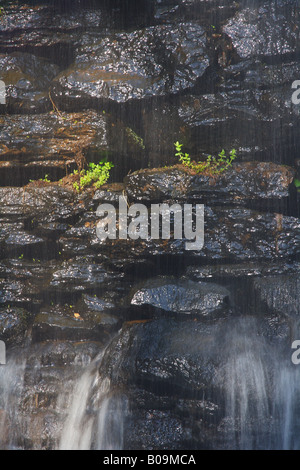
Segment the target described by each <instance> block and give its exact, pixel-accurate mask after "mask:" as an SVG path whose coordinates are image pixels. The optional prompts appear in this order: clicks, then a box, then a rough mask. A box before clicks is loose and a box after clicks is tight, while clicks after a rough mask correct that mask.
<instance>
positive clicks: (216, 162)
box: [174, 141, 237, 175]
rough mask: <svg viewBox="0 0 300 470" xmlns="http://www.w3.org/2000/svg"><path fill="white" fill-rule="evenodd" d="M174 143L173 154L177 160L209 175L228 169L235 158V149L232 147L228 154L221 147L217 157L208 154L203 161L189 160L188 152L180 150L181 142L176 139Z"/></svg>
mask: <svg viewBox="0 0 300 470" xmlns="http://www.w3.org/2000/svg"><path fill="white" fill-rule="evenodd" d="M174 145H175V149H176V153H175V156H176V157H178V158H179V161H180V162H181V163H182V165H184V166H186V167H187V168H190V169H191V170H193V171H195V172H196V173H204V172H205V173H207V174H210V175H218V174H221V173H223V171H225V170H228V168H229V167H230V166H231V165H232V163H233V161H234V160H235V159H236V158H237V155H236V150H235V149H232V150H231V151H230V152H229V156H227V155H226V153H225V150H224V149H223V150H222V151H221V152H220V153H219V154H218V156H217V157H215V156H212V155H209V156H208V157H207V159H206V160H205V161H203V162H194V161H192V160H191V158H190V156H189V154H188V153H184V152H183V151H182V147H183V144H180V143H179V142H178V141H177V142H175V143H174Z"/></svg>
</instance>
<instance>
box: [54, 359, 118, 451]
mask: <svg viewBox="0 0 300 470" xmlns="http://www.w3.org/2000/svg"><path fill="white" fill-rule="evenodd" d="M103 355H104V351H103V352H102V353H101V354H100V355H98V356H97V358H96V359H95V360H94V361H93V362H92V363H91V364H90V366H89V367H88V368H87V369H86V370H85V371H84V373H83V374H82V376H81V377H80V379H79V380H78V383H77V385H76V387H75V388H74V393H73V396H72V400H71V403H70V406H69V409H68V415H67V419H66V421H65V425H64V427H63V430H62V434H61V439H60V443H59V450H92V449H93V450H121V449H122V448H123V437H124V426H123V422H124V417H125V415H126V413H127V401H126V399H125V398H124V397H122V396H119V395H114V394H113V392H112V389H111V382H110V379H109V378H107V377H101V375H99V367H100V368H101V362H102V359H103Z"/></svg>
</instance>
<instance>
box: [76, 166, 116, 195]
mask: <svg viewBox="0 0 300 470" xmlns="http://www.w3.org/2000/svg"><path fill="white" fill-rule="evenodd" d="M113 166H114V165H113V164H112V163H111V162H107V161H104V160H103V161H101V162H99V163H97V164H96V163H89V165H88V169H87V170H82V171H81V172H80V173H79V175H80V179H79V182H75V183H74V184H73V187H74V189H75V190H76V191H77V192H80V190H82V189H84V188H85V187H87V186H92V185H93V186H94V187H95V188H96V189H99V188H100V187H101V186H102V185H103V184H105V183H106V182H107V181H108V179H109V176H110V170H111V168H113ZM73 174H78V170H75V171H74V173H73Z"/></svg>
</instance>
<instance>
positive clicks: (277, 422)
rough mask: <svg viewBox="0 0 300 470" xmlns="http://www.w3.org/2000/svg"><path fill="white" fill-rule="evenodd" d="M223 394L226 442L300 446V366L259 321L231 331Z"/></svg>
mask: <svg viewBox="0 0 300 470" xmlns="http://www.w3.org/2000/svg"><path fill="white" fill-rule="evenodd" d="M227 343H228V346H229V347H228V348H227V351H230V352H229V353H228V359H227V360H226V365H225V374H224V393H225V409H226V426H227V429H226V432H225V435H226V441H227V442H228V445H229V446H230V447H231V448H236V449H243V450H245V449H246V450H247V449H249V450H251V449H276V450H281V449H283V450H296V449H299V448H300V437H297V436H299V430H300V421H299V408H300V406H299V398H300V369H297V368H296V367H295V366H293V364H292V363H291V361H290V362H288V360H286V359H285V358H284V359H283V357H282V356H281V355H280V354H278V351H276V348H273V347H271V346H270V344H268V343H267V342H266V341H265V339H264V338H262V336H260V335H259V334H258V332H257V329H256V325H255V322H254V321H250V322H245V321H243V324H242V323H241V322H239V323H238V325H237V328H236V329H233V330H232V331H231V332H230V333H229V334H228V335H227Z"/></svg>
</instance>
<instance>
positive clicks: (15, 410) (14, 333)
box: [0, 0, 300, 450]
mask: <svg viewBox="0 0 300 470" xmlns="http://www.w3.org/2000/svg"><path fill="white" fill-rule="evenodd" d="M254 3H255V5H254ZM3 8H4V12H3V10H1V11H0V32H1V37H0V80H3V81H4V82H5V85H6V104H0V186H1V187H0V340H1V341H5V343H6V345H7V348H8V351H7V352H8V354H7V357H8V360H9V367H8V368H7V369H6V373H5V374H3V369H0V443H1V446H3V447H5V448H9V447H12V448H26V449H55V448H58V446H59V440H60V437H61V433H62V428H63V426H64V423H65V422H66V421H68V415H67V412H68V406H70V405H71V404H72V398H74V395H76V394H78V397H75V398H78V400H79V401H78V402H80V403H79V408H80V407H81V406H82V403H84V400H83V399H82V396H81V395H80V390H81V392H82V391H84V392H88V393H84V396H86V395H87V407H86V408H87V409H86V410H84V412H85V414H84V415H83V416H84V419H83V421H82V423H83V426H82V427H81V426H79V441H80V444H81V441H82V436H83V435H85V437H86V440H87V441H88V442H87V445H88V447H90V448H94V447H97V442H96V434H97V433H96V432H95V429H94V428H93V429H92V432H91V436H92V437H91V440H90V441H89V438H88V433H87V434H85V433H84V432H85V431H86V429H85V427H84V426H85V425H86V424H87V423H88V422H90V421H91V420H93V419H95V420H96V421H97V422H98V421H99V419H98V413H99V412H100V415H101V416H102V417H103V415H104V418H105V419H107V414H108V415H109V414H110V415H111V416H113V417H115V416H117V417H118V420H119V418H120V421H118V422H117V425H116V423H114V422H113V423H112V425H113V426H112V428H116V427H117V428H118V432H119V433H121V430H122V429H121V428H122V423H123V421H122V420H123V418H124V430H123V431H124V436H123V443H122V445H123V448H124V449H149V450H150V449H154V448H155V449H168V450H172V449H174V450H179V449H183V450H184V449H224V448H237V449H238V448H251V447H254V448H255V447H260V446H261V447H263V446H266V445H268V446H271V447H274V448H282V447H284V446H286V447H292V448H293V447H299V445H298V444H299V440H298V441H296V438H295V440H294V441H293V439H294V438H293V439H292V438H291V436H292V435H294V436H299V423H298V422H296V421H297V420H298V416H299V402H300V401H299V398H300V397H299V375H295V367H294V368H290V367H289V366H290V365H291V367H293V364H291V360H290V358H291V344H292V341H294V340H297V339H299V337H300V330H299V301H298V292H299V237H300V234H299V232H300V225H299V218H298V217H297V215H298V214H299V208H298V206H297V192H296V187H295V185H294V181H295V177H296V178H298V179H299V174H298V173H297V161H296V160H297V158H299V151H300V143H299V136H298V133H299V132H298V129H299V116H300V114H299V112H300V107H299V105H297V104H294V103H292V101H291V97H292V91H293V90H292V88H291V86H292V83H293V81H294V80H297V79H299V77H298V73H299V72H298V71H299V46H298V43H299V19H298V11H297V2H296V0H286V1H281V0H276V1H270V2H266V1H265V0H257V2H253V1H252V0H251V1H250V0H242V1H240V2H232V1H229V0H221V1H216V0H206V1H204V0H182V1H178V0H142V1H137V0H110V1H109V0H103V1H97V0H88V1H83V0H76V1H75V2H74V1H71V0H63V1H58V0H57V1H56V0H55V1H54V2H49V1H37V0H34V1H29V0H28V2H26V3H22V4H20V2H19V3H18V4H14V3H11V2H5V4H4V7H3ZM1 13H2V14H1ZM177 140H179V141H180V142H181V143H183V150H184V151H185V152H188V153H189V154H190V157H191V158H192V159H195V160H201V159H202V160H203V159H204V158H206V156H207V155H210V154H212V155H217V154H218V153H219V152H220V151H221V149H222V148H224V149H225V150H226V154H227V155H228V154H229V151H230V150H231V149H233V148H235V149H236V151H237V155H238V159H237V160H236V161H235V162H234V164H233V165H232V166H231V167H230V168H229V169H228V170H227V171H225V172H224V173H222V174H221V175H214V176H209V175H208V174H195V172H192V171H188V170H187V169H186V168H185V167H183V166H181V165H178V158H177V157H176V156H175V155H174V154H175V150H174V142H176V141H177ZM102 159H107V160H108V161H112V162H113V164H114V165H115V166H114V168H113V170H112V172H111V179H110V181H109V184H107V185H105V186H103V187H102V188H100V189H99V190H97V191H93V190H87V191H84V192H82V193H77V192H75V191H74V190H73V189H74V188H73V186H72V183H70V184H68V185H67V186H64V184H62V182H61V181H59V180H60V179H61V178H62V177H64V176H65V175H67V174H69V173H70V172H72V171H73V170H74V169H76V168H78V167H80V164H81V163H82V162H84V163H85V164H87V163H89V162H94V163H98V162H99V161H101V160H102ZM165 165H168V166H167V167H164V166H165ZM170 165H173V166H170ZM46 175H48V177H47V178H46V179H48V178H49V179H50V180H51V181H52V182H51V183H47V182H46V181H39V180H40V179H42V180H43V179H45V176H46ZM30 180H38V181H35V182H30ZM28 183H30V184H28ZM120 197H121V198H122V197H123V198H124V197H127V199H128V204H129V206H130V205H131V204H134V203H142V204H144V205H145V206H146V207H147V210H148V214H149V221H150V215H151V205H152V204H162V203H165V204H168V205H169V206H171V205H173V204H180V205H182V207H183V205H184V204H186V203H188V204H193V205H195V204H203V205H204V219H205V226H204V235H205V239H204V246H203V248H201V249H200V250H194V251H189V250H187V249H186V241H187V240H186V239H185V238H186V237H185V234H184V236H183V238H182V239H174V238H173V233H172V230H171V234H170V239H164V240H163V239H152V238H151V237H150V231H149V237H147V238H146V239H142V240H141V239H137V240H131V239H130V238H128V239H127V240H120V239H118V238H117V239H116V240H102V241H101V240H99V238H98V237H97V233H96V225H97V223H98V222H99V217H98V216H97V214H96V210H97V208H98V206H99V205H100V204H104V203H106V204H107V203H108V204H112V206H113V207H114V208H115V209H116V215H117V216H118V213H119V199H120ZM298 202H299V201H298ZM131 220H132V218H130V219H128V222H129V221H131ZM171 220H172V217H171ZM149 223H150V222H149ZM89 364H90V369H89V371H90V372H91V375H90V376H89V378H90V379H91V380H90V381H88V382H84V387H83V388H81V389H80V386H79V388H76V385H78V384H79V385H80V382H77V379H79V378H80V377H81V378H82V377H83V378H84V377H85V372H86V369H87V368H88V365H89ZM299 370H300V369H299ZM108 384H109V387H108ZM105 390H106V392H105ZM75 391H76V392H75ZM3 393H4V395H3ZM103 393H106V395H105V394H104V396H103ZM5 394H6V395H5ZM7 396H8V397H9V399H8V402H9V403H8V405H9V406H6V405H5V399H6V397H7ZM287 396H288V399H289V402H288V403H290V408H288V409H287V406H286V397H287ZM119 397H121V398H122V399H123V398H124V402H126V403H127V404H129V407H127V408H126V406H124V409H123V408H122V407H121V406H120V402H121V403H123V402H122V400H120V401H119V400H118V398H119ZM100 398H101V399H102V400H103V402H104V404H105V406H106V407H107V409H106V412H107V413H106V416H105V406H104V407H103V408H101V400H100ZM270 403H271V405H272V407H271V408H270ZM283 404H285V407H283ZM242 405H244V408H241V406H242ZM121 408H122V409H121ZM245 410H246V412H245ZM249 410H251V413H252V414H251V413H250V414H251V416H248V415H249V413H248V411H249ZM284 410H286V415H285V414H284V413H285V412H284ZM80 412H81V411H80V409H79V411H78V414H80ZM101 413H102V414H101ZM74 416H75V417H76V416H77V414H76V413H75V414H73V417H74ZM293 420H295V422H294V421H293ZM278 422H279V425H278V426H277V424H278ZM82 423H81V424H82ZM104 423H106V421H104ZM96 426H97V424H95V423H94V427H96ZM75 428H76V426H75V427H73V428H72V432H73V431H75ZM277 428H279V429H280V430H282V429H288V430H289V432H288V433H287V434H288V435H287V436H285V437H284V438H283V437H282V435H281V434H280V433H279V434H280V436H279V437H278V435H277V434H276V432H277V431H276V429H277ZM2 429H5V433H4V435H1V432H2ZM107 429H111V428H110V427H109V426H107ZM274 430H275V431H274ZM280 432H281V431H280ZM2 434H3V433H2ZM106 434H107V436H106V441H105V442H106V443H109V445H112V446H113V444H111V443H112V442H113V441H112V440H111V438H112V437H113V436H110V435H108V434H109V433H106ZM72 436H73V435H72ZM72 436H71V438H72ZM283 441H284V444H283ZM270 443H271V444H270Z"/></svg>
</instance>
